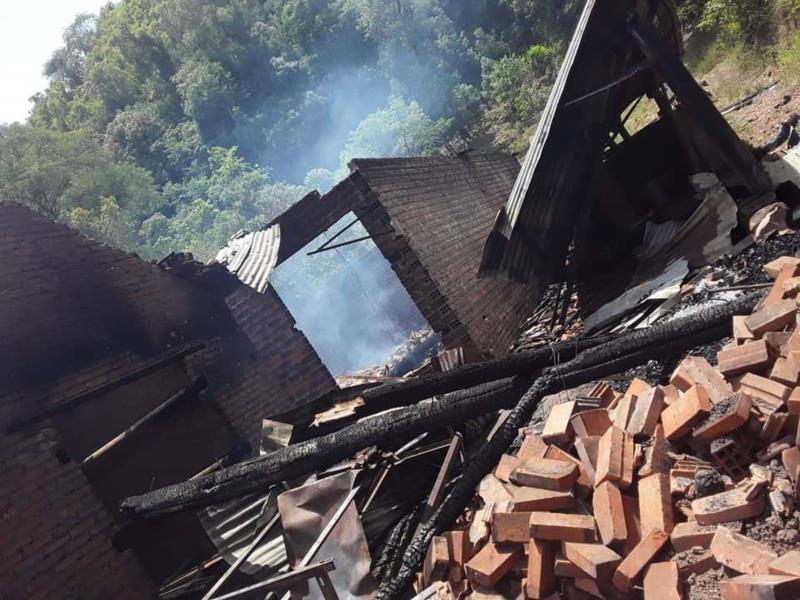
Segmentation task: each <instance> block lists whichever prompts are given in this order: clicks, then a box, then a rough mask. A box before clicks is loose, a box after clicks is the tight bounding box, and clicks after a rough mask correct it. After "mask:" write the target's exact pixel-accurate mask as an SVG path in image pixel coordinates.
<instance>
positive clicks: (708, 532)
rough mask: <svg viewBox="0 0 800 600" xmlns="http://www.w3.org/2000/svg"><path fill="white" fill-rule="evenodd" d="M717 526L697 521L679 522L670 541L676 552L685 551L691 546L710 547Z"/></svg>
mask: <svg viewBox="0 0 800 600" xmlns="http://www.w3.org/2000/svg"><path fill="white" fill-rule="evenodd" d="M714 533H716V528H715V527H713V526H708V525H700V523H698V522H697V521H688V522H686V523H678V524H677V525H675V527H674V528H673V529H672V533H671V534H670V536H669V538H670V542H671V543H672V549H673V550H675V552H683V551H684V550H689V549H691V548H696V547H700V548H706V549H708V548H710V547H711V540H712V539H713V538H714Z"/></svg>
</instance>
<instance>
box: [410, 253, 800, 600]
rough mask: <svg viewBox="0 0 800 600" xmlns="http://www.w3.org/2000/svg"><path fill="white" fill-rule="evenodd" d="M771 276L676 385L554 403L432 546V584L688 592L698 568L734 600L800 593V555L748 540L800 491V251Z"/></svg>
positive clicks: (563, 591)
mask: <svg viewBox="0 0 800 600" xmlns="http://www.w3.org/2000/svg"><path fill="white" fill-rule="evenodd" d="M765 270H766V271H767V273H769V274H770V275H771V276H772V277H773V278H774V279H775V283H774V286H773V287H772V289H771V291H770V293H769V294H768V295H767V296H766V297H765V298H764V300H763V301H762V302H761V303H760V304H759V306H758V307H757V308H756V310H755V311H754V312H753V314H752V315H750V316H747V317H737V318H735V319H734V322H733V335H732V341H731V342H730V343H729V344H728V345H727V346H725V347H724V348H723V349H722V350H721V351H720V352H719V354H718V357H717V362H718V365H717V366H716V367H714V366H712V365H711V364H710V363H709V362H708V361H707V360H706V359H704V358H701V357H695V356H690V357H688V358H685V359H684V360H683V361H682V362H681V363H680V364H679V365H678V367H677V368H676V370H675V371H674V373H673V375H672V377H671V379H670V382H669V384H668V385H660V386H655V387H653V386H650V385H648V384H647V383H646V382H644V381H642V380H640V379H634V380H633V381H632V382H631V383H630V385H629V387H628V388H627V391H626V392H625V393H619V392H615V391H614V390H613V389H612V388H611V387H610V386H609V385H607V384H605V383H598V384H597V385H596V386H595V388H594V389H593V390H592V392H591V393H590V394H589V396H591V397H592V398H594V399H595V401H594V402H584V401H577V402H575V401H573V402H567V403H564V404H560V405H557V406H555V407H554V408H553V409H552V410H551V412H550V414H549V416H548V418H547V421H546V423H545V425H544V429H543V431H541V433H540V434H538V435H537V434H536V433H535V432H534V431H533V430H532V429H525V430H523V431H522V432H521V436H522V444H521V446H520V448H519V451H518V452H517V454H516V455H506V456H503V458H502V460H501V461H500V463H499V464H498V465H497V467H496V469H495V470H494V472H493V473H492V474H490V475H488V476H487V477H486V478H485V479H484V481H483V482H482V484H481V486H480V490H479V493H478V495H479V498H480V500H479V502H478V503H477V504H476V505H475V506H476V508H475V509H474V510H472V511H471V512H470V514H468V515H467V517H468V518H467V520H466V521H465V522H466V523H468V526H467V527H466V528H464V529H461V530H454V531H450V532H447V533H445V534H444V535H443V536H441V537H438V538H436V539H434V543H433V544H431V546H430V550H429V552H428V556H427V560H426V561H425V568H424V570H423V571H422V572H421V573H419V576H418V582H417V583H418V587H419V589H424V588H427V587H428V586H431V585H435V586H437V588H438V595H439V596H442V597H452V598H462V597H466V596H469V597H473V598H509V597H512V598H528V599H534V600H545V599H547V600H551V599H552V600H555V599H556V598H561V597H566V598H644V600H680V599H682V598H686V597H687V595H686V582H687V580H688V579H689V578H690V577H691V576H692V575H695V576H699V575H702V574H703V573H704V572H706V571H709V570H712V569H719V568H720V567H724V572H725V574H726V576H727V577H726V578H725V579H724V580H723V581H721V582H720V584H719V597H721V598H722V599H723V600H756V599H762V598H763V599H766V598H800V552H790V553H788V554H785V555H783V556H779V555H777V554H776V553H775V552H773V551H772V550H771V549H770V548H769V547H768V546H767V545H765V544H763V543H761V542H758V541H755V540H753V539H750V538H748V537H746V536H745V535H742V533H741V531H743V522H744V521H747V520H749V519H759V518H764V517H766V516H767V515H768V514H770V513H772V514H779V515H788V514H791V512H792V511H793V510H794V505H795V502H796V501H797V500H798V499H800V432H799V431H798V415H800V328H797V327H796V325H797V305H798V300H799V299H800V298H798V296H797V294H798V289H800V259H796V258H788V257H786V258H782V259H779V260H778V261H775V262H774V263H770V264H769V265H766V267H765ZM597 406H599V408H598V407H597ZM776 459H777V460H778V461H779V462H781V463H782V468H780V467H778V468H776V463H775V461H776Z"/></svg>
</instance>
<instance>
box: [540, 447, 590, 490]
mask: <svg viewBox="0 0 800 600" xmlns="http://www.w3.org/2000/svg"><path fill="white" fill-rule="evenodd" d="M545 458H548V459H550V460H560V461H561V462H565V463H570V464H573V465H575V466H576V467H578V479H577V481H576V484H575V488H576V491H577V492H578V494H579V495H581V496H582V497H585V496H588V494H589V493H590V492H591V491H592V483H593V478H592V477H590V476H589V473H587V472H586V469H584V468H583V465H582V464H581V461H579V460H578V459H577V458H575V457H574V456H572V455H571V454H569V453H568V452H564V451H563V450H562V449H561V448H559V447H558V446H550V447H549V448H548V449H547V454H546V455H545Z"/></svg>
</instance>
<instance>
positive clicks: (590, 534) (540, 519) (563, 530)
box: [530, 512, 596, 542]
mask: <svg viewBox="0 0 800 600" xmlns="http://www.w3.org/2000/svg"><path fill="white" fill-rule="evenodd" d="M530 532H531V537H533V538H534V539H537V540H552V541H563V542H593V541H594V540H595V539H596V534H595V521H594V517H592V516H591V515H570V514H563V513H553V512H532V513H531V518H530Z"/></svg>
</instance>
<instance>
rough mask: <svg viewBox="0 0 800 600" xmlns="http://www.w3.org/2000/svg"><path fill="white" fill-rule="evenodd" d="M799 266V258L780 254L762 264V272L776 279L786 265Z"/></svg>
mask: <svg viewBox="0 0 800 600" xmlns="http://www.w3.org/2000/svg"><path fill="white" fill-rule="evenodd" d="M797 266H800V258H797V257H795V256H781V257H780V258H776V259H775V260H773V261H771V262H768V263H767V264H765V265H764V272H765V273H766V274H767V275H769V276H770V277H771V278H772V279H777V277H778V275H780V273H781V271H782V270H783V269H785V268H786V267H797Z"/></svg>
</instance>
